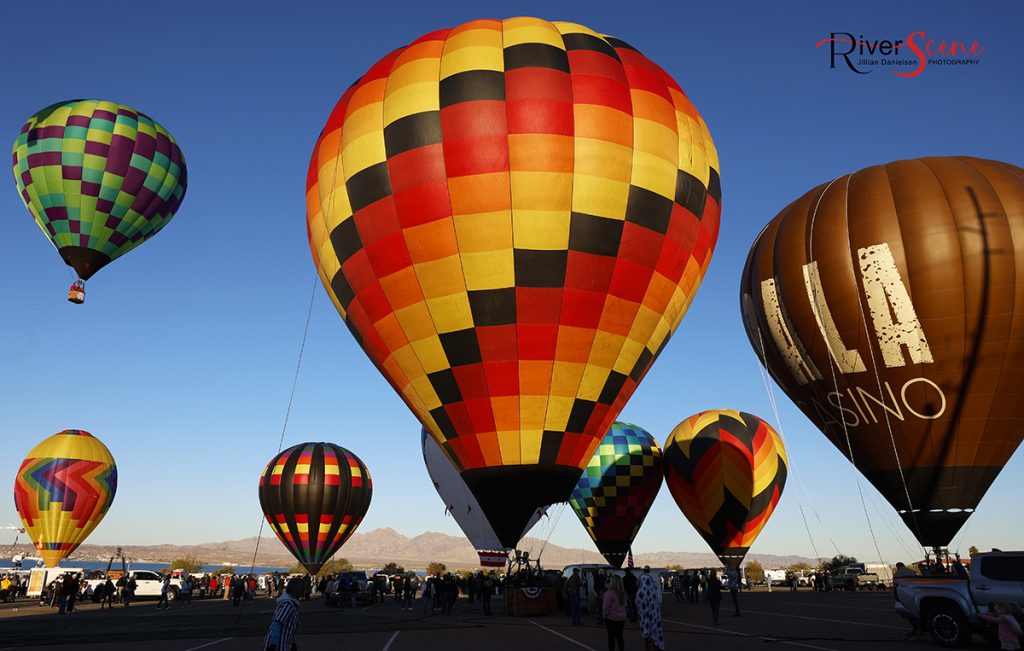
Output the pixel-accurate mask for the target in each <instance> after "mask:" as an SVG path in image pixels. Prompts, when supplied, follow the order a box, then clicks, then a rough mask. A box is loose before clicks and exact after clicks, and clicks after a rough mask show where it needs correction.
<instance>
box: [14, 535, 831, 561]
mask: <svg viewBox="0 0 1024 651" xmlns="http://www.w3.org/2000/svg"><path fill="white" fill-rule="evenodd" d="M256 542H257V539H256V538H255V537H252V538H243V539H242V540H226V541H224V542H210V543H200V544H197V545H137V546H133V545H125V546H123V549H124V553H125V555H126V556H128V557H129V558H132V559H136V560H139V561H142V560H146V561H151V562H159V563H163V562H167V563H169V562H170V561H172V560H174V559H176V558H182V557H184V556H194V557H196V558H198V559H199V560H201V561H203V562H205V563H207V564H221V563H227V564H231V565H236V566H246V565H250V564H252V563H253V559H254V557H255V564H256V565H260V566H271V567H273V566H291V565H293V564H294V563H295V559H294V558H292V556H291V554H289V553H288V550H286V549H285V548H284V546H283V545H282V544H281V543H280V542H279V541H278V540H277V539H276V538H266V537H265V538H262V539H261V540H260V541H259V550H258V553H257V549H256ZM115 549H116V546H114V545H82V546H81V547H79V548H78V549H77V550H76V551H75V553H74V554H72V556H71V560H72V561H74V560H79V561H82V560H89V561H92V560H101V559H102V560H106V559H108V558H110V556H111V555H113V554H114V551H115ZM520 549H523V550H526V551H529V552H530V556H531V558H537V556H538V555H539V556H540V559H541V565H542V566H543V567H546V568H562V567H564V566H566V565H570V564H573V563H603V562H604V559H603V558H602V557H601V555H600V554H599V553H597V552H596V551H592V550H589V549H571V548H566V547H559V546H558V545H554V544H552V543H546V544H545V543H544V541H542V540H538V539H536V538H525V539H523V541H522V542H521V543H520ZM34 551H35V550H34V548H33V547H32V546H31V545H18V547H17V548H15V549H13V550H12V551H10V553H11V554H15V553H23V554H25V555H31V554H32V553H33V552H34ZM338 557H339V558H345V559H348V561H349V562H351V563H352V564H353V565H355V566H356V567H364V568H373V567H380V566H382V565H384V564H385V563H388V562H391V561H393V562H395V563H398V564H399V565H402V566H404V567H406V568H407V569H424V568H425V567H426V566H427V564H428V563H431V562H434V561H440V562H442V563H444V564H445V565H447V566H448V568H449V569H456V568H472V567H477V566H478V562H479V561H478V558H477V555H476V552H475V551H474V550H473V547H472V546H471V545H470V544H469V542H468V541H467V540H466V539H465V538H462V537H458V536H449V535H447V534H443V533H437V532H435V531H428V532H425V533H421V534H420V535H418V536H414V537H411V538H410V537H409V536H405V535H402V534H400V533H398V532H397V531H395V530H394V529H390V528H385V529H374V530H373V531H367V532H366V533H356V534H354V535H353V536H352V537H351V538H350V539H349V540H348V542H346V543H345V546H344V547H342V549H341V551H340V552H339V553H338ZM747 559H748V560H756V561H759V562H760V563H761V564H762V565H763V566H764V567H766V568H780V567H785V566H787V565H791V564H793V563H800V562H803V563H811V564H814V562H813V560H812V559H810V558H806V557H803V556H776V555H771V554H749V555H748V556H747ZM634 562H635V564H636V565H637V566H638V567H640V566H643V565H650V566H651V567H664V566H666V565H682V566H683V567H710V566H712V565H717V561H716V559H715V557H714V555H713V554H711V553H710V552H703V553H696V552H653V553H642V554H635V555H634Z"/></svg>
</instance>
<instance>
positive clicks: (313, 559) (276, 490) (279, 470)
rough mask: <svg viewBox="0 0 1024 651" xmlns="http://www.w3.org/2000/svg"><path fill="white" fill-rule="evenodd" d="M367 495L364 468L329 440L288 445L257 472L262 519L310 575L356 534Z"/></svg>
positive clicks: (368, 488) (369, 490) (369, 486)
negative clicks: (263, 517)
mask: <svg viewBox="0 0 1024 651" xmlns="http://www.w3.org/2000/svg"><path fill="white" fill-rule="evenodd" d="M372 495H373V482H371V481H370V473H369V471H367V469H366V466H365V465H363V462H362V461H361V460H360V459H359V457H357V456H356V455H354V454H352V453H351V452H349V451H348V450H346V449H345V448H343V447H341V446H340V445H335V444H333V443H300V444H298V445H295V446H292V447H290V448H288V449H287V450H285V451H283V452H280V453H279V454H278V455H277V456H275V457H274V458H273V459H271V460H270V463H268V464H267V467H266V469H265V470H264V471H263V474H262V475H261V476H260V506H261V507H263V514H264V515H265V516H266V518H267V522H269V523H270V526H271V528H272V529H273V530H274V533H276V534H277V537H278V539H280V541H281V542H282V543H284V546H285V547H287V548H288V551H290V552H291V553H292V555H293V556H294V557H295V558H296V559H297V560H298V561H299V563H301V564H302V566H303V567H305V568H306V571H307V572H309V573H310V575H312V576H316V574H317V572H319V571H320V568H321V567H322V566H323V565H324V563H326V562H327V561H328V560H329V559H330V558H331V556H333V555H334V553H335V552H337V551H338V550H339V549H340V548H341V546H342V545H344V544H345V541H346V540H348V539H349V536H351V535H352V534H353V533H355V530H356V527H358V526H359V523H360V522H362V520H363V516H364V515H366V511H367V509H369V508H370V498H371V497H372Z"/></svg>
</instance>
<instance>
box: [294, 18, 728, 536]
mask: <svg viewBox="0 0 1024 651" xmlns="http://www.w3.org/2000/svg"><path fill="white" fill-rule="evenodd" d="M306 202H307V211H308V214H307V219H308V230H309V243H310V248H311V249H312V252H313V260H314V262H315V263H316V266H317V269H318V270H319V272H320V277H321V279H322V280H323V283H324V285H325V287H326V288H327V291H328V293H329V294H330V296H331V298H332V300H333V301H334V304H335V306H336V307H337V309H338V311H339V312H340V313H341V315H342V317H343V318H344V320H345V323H346V324H347V325H348V327H349V329H350V330H351V331H352V333H353V335H354V336H355V337H356V339H357V340H358V341H359V343H360V345H361V346H362V347H363V349H364V350H365V351H366V353H367V355H368V356H369V357H370V359H371V360H372V361H373V363H374V364H375V365H376V366H377V368H378V369H379V370H380V371H381V373H383V374H384V376H385V377H386V378H387V379H388V381H389V382H390V383H391V384H392V386H393V387H394V388H395V390H396V391H398V393H399V394H400V395H401V396H402V399H403V400H405V402H406V404H408V406H409V408H410V409H412V411H413V412H415V414H416V416H417V417H418V418H419V420H420V421H421V422H422V423H423V425H424V426H425V427H426V429H427V430H428V431H429V432H430V433H431V435H432V436H433V437H434V438H435V439H436V440H437V441H438V443H439V444H440V445H441V446H442V449H443V450H444V451H445V453H446V454H447V455H448V457H449V458H450V459H451V460H452V461H453V463H455V465H456V466H457V467H458V469H459V470H460V472H461V473H462V476H463V478H464V479H465V481H466V483H467V485H469V487H470V489H471V490H472V491H473V493H474V495H475V496H476V497H477V499H478V500H479V502H480V504H481V507H482V508H483V509H484V511H485V512H486V513H487V515H488V518H489V519H490V520H491V523H492V524H493V525H494V529H495V532H496V533H497V534H498V536H499V538H500V539H501V540H502V542H503V544H505V545H507V546H512V545H513V544H514V542H515V541H516V540H517V539H518V537H519V535H520V534H521V533H522V529H523V526H524V525H525V524H526V522H527V521H528V520H529V518H530V516H531V515H533V513H534V512H535V511H536V509H537V508H538V507H541V506H545V505H548V504H551V503H554V502H559V501H564V500H566V499H567V498H568V496H569V493H570V492H571V491H572V488H573V485H574V484H575V483H576V480H577V479H578V478H579V476H580V472H581V471H582V469H583V468H584V467H585V466H586V464H587V462H588V461H589V460H590V457H591V455H592V453H593V451H594V448H595V447H596V446H597V444H598V442H599V441H600V440H601V437H602V436H604V433H605V432H606V431H607V430H608V428H609V427H610V426H611V424H612V422H613V421H614V420H615V418H616V416H617V415H618V414H619V412H620V411H621V409H622V407H623V406H624V405H625V403H626V401H627V400H628V399H629V397H630V396H631V395H632V393H633V391H634V390H635V389H636V387H637V384H638V383H639V382H640V380H641V379H642V378H643V376H644V374H645V373H646V372H647V370H648V368H650V365H651V363H652V362H653V361H654V359H655V358H656V357H657V355H658V353H659V352H660V351H661V350H662V348H663V346H664V345H665V343H666V342H667V341H668V339H669V337H670V336H671V334H672V332H673V331H674V330H675V329H676V327H677V326H678V325H679V322H680V320H681V319H682V317H683V314H684V313H685V312H686V308H687V307H688V306H689V304H690V301H691V300H692V299H693V296H694V293H695V292H696V290H697V287H698V285H699V284H700V281H701V278H702V277H703V275H704V272H705V270H706V269H707V266H708V263H709V262H710V259H711V252H712V250H713V248H714V245H715V241H716V239H717V236H718V223H719V214H720V204H721V189H720V184H719V176H718V157H717V154H716V152H715V148H714V145H713V144H712V142H711V137H710V135H709V134H708V130H707V127H706V126H705V124H704V121H703V120H702V119H701V117H700V115H699V114H698V113H697V111H696V110H695V109H694V107H693V105H692V104H690V101H689V100H688V99H687V97H686V95H685V94H684V93H683V91H682V90H681V89H680V87H679V85H678V84H676V82H675V81H674V80H673V79H672V78H671V77H669V76H668V74H666V73H665V71H663V70H662V69H661V68H659V67H658V66H657V65H655V64H654V63H652V62H651V61H650V60H648V59H647V58H645V57H644V56H643V55H642V54H640V53H639V52H638V51H637V50H635V49H634V48H632V47H631V46H629V45H627V44H626V43H623V42H622V41H620V40H618V39H616V38H612V37H609V36H603V35H601V34H598V33H596V32H593V31H591V30H590V29H587V28H586V27H583V26H581V25H575V24H571V23H549V22H545V21H543V20H539V19H536V18H512V19H509V20H504V21H501V20H479V21H474V22H471V23H467V24H465V25H461V26H459V27H456V28H454V29H445V30H440V31H437V32H433V33H430V34H427V35H425V36H423V37H422V38H420V39H418V40H416V41H414V42H413V43H411V44H410V45H408V46H407V47H404V48H400V49H398V50H395V51H394V52H392V53H391V54H389V55H387V56H385V57H384V58H383V59H381V60H380V61H379V62H377V63H376V64H375V65H374V66H373V67H372V68H370V70H368V71H367V72H366V74H365V75H363V77H362V78H360V79H359V81H357V82H356V83H355V84H354V85H353V86H352V87H351V88H349V89H348V90H347V91H346V92H345V94H344V95H343V96H342V97H341V99H340V100H339V101H338V104H337V106H336V107H335V108H334V111H333V112H332V113H331V115H330V118H329V119H328V121H327V125H326V126H325V127H324V130H323V132H322V133H321V135H320V138H319V139H318V141H317V143H316V147H315V149H314V151H313V156H312V160H311V162H310V166H309V176H308V181H307V194H306Z"/></svg>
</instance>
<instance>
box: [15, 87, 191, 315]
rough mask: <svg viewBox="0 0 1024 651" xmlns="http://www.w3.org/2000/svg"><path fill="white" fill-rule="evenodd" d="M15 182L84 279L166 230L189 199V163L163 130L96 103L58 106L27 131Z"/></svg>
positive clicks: (131, 112) (76, 298)
mask: <svg viewBox="0 0 1024 651" xmlns="http://www.w3.org/2000/svg"><path fill="white" fill-rule="evenodd" d="M13 160H14V180H15V182H16V183H17V185H18V192H19V193H20V194H21V198H22V200H23V201H24V202H25V206H27V207H28V209H29V212H31V213H32V216H33V217H34V218H35V220H36V223H37V224H38V225H39V228H41V229H42V231H43V233H44V234H45V235H46V237H48V238H49V239H50V242H52V243H53V245H54V247H56V249H57V252H58V253H59V254H60V256H61V258H63V259H64V262H65V263H67V264H68V266H70V267H72V268H73V269H74V270H75V272H76V273H77V274H78V278H79V280H78V281H76V282H75V284H74V285H72V289H71V293H70V294H69V296H68V300H70V301H72V302H73V303H81V302H83V301H84V300H85V288H84V287H85V286H84V281H86V280H88V279H89V278H90V277H91V276H92V275H93V274H95V273H96V272H97V271H99V270H100V269H102V268H103V267H104V266H106V265H107V264H109V263H110V262H111V261H113V260H115V259H117V258H118V257H120V256H122V255H124V254H125V253H127V252H128V251H131V250H132V249H134V248H135V247H137V246H138V245H139V244H142V243H143V242H144V241H146V240H148V239H149V238H150V237H152V236H153V235H156V233H157V232H159V231H160V229H161V228H163V227H164V226H165V225H166V224H167V222H168V221H170V219H171V217H172V216H174V213H175V212H176V211H177V210H178V207H179V206H180V205H181V201H182V199H183V198H184V196H185V186H186V171H185V159H184V157H183V156H182V153H181V150H180V149H179V148H178V144H177V143H176V142H175V141H174V138H172V137H171V134H169V133H168V132H167V130H166V129H164V128H163V127H162V126H160V125H159V124H157V123H156V122H154V121H153V119H152V118H150V117H149V116H147V115H145V114H143V113H140V112H138V111H136V110H135V109H132V108H129V107H127V106H124V105H123V104H117V103H114V102H105V101H101V100H95V99H78V100H70V101H66V102H58V103H57V104H53V105H52V106H48V107H46V108H45V109H43V110H42V111H39V112H38V113H36V114H35V115H33V116H32V117H31V118H29V119H28V122H26V123H25V124H24V126H22V127H21V132H20V133H19V134H18V139H17V140H15V142H14V155H13Z"/></svg>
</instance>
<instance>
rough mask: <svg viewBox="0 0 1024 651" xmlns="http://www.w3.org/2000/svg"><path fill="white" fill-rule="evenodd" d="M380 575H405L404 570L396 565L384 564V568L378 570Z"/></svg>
mask: <svg viewBox="0 0 1024 651" xmlns="http://www.w3.org/2000/svg"><path fill="white" fill-rule="evenodd" d="M380 571H381V573H382V574H387V575H388V576H394V575H396V574H405V568H404V567H402V566H401V565H399V564H398V563H386V564H385V565H384V567H382V568H380Z"/></svg>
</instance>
